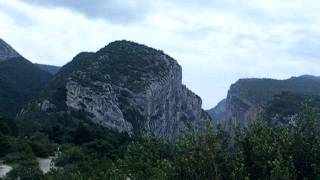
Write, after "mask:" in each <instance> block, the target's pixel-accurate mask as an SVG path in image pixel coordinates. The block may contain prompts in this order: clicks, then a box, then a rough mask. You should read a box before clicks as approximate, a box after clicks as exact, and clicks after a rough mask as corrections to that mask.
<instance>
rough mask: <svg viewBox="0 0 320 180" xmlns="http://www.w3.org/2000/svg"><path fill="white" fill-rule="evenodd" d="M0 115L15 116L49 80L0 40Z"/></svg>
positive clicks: (47, 75)
mask: <svg viewBox="0 0 320 180" xmlns="http://www.w3.org/2000/svg"><path fill="white" fill-rule="evenodd" d="M0 59H1V60H0V102H1V103H0V114H4V115H7V116H15V114H16V113H17V112H18V111H20V109H21V108H22V107H23V106H24V105H25V104H26V103H28V102H29V101H30V100H32V99H33V98H35V97H36V96H37V95H38V94H39V93H40V91H41V90H42V89H43V88H44V86H45V84H46V83H48V82H49V81H50V79H51V77H52V76H51V75H50V74H48V73H46V72H44V71H42V70H40V69H38V68H37V67H36V66H34V65H33V64H32V63H31V62H30V61H28V60H26V59H25V58H23V57H22V56H20V55H19V54H18V53H17V52H16V51H15V50H14V49H13V48H11V46H10V45H8V44H7V43H5V42H4V41H3V40H0Z"/></svg>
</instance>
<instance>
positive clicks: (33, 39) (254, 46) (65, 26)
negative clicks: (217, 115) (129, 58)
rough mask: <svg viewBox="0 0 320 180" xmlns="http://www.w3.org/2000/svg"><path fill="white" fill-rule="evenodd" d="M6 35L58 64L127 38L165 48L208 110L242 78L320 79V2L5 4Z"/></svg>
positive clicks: (2, 0)
mask: <svg viewBox="0 0 320 180" xmlns="http://www.w3.org/2000/svg"><path fill="white" fill-rule="evenodd" d="M0 38H2V39H3V40H5V41H6V42H8V43H9V44H11V45H12V46H13V47H14V48H15V49H16V50H17V51H19V52H20V54H22V55H23V56H25V57H26V58H27V59H29V60H31V61H33V62H37V63H45V64H53V65H63V64H65V63H66V62H68V61H70V60H71V59H72V58H73V57H74V56H75V55H76V54H77V53H79V52H80V51H96V50H98V49H99V48H101V47H103V46H105V45H106V44H108V43H109V42H111V41H114V40H120V39H127V40H132V41H136V42H139V43H143V44H146V45H148V46H152V47H154V48H157V49H162V50H164V51H165V52H166V53H167V54H169V55H171V56H172V57H174V58H175V59H177V60H178V62H179V63H180V64H181V65H182V68H183V81H184V83H185V84H186V85H187V86H188V87H189V88H190V89H191V90H193V91H195V92H196V93H197V94H199V95H200V96H201V97H202V99H203V107H204V108H206V109H207V108H210V107H212V106H214V105H215V104H216V103H217V102H218V101H219V100H221V99H223V98H224V97H225V96H226V94H227V91H228V88H229V86H230V84H231V83H233V82H235V81H236V80H237V79H239V78H246V77H269V78H278V79H283V78H288V77H290V76H297V75H302V74H314V75H320V49H319V48H320V1H319V0H223V1H222V0H196V1H195V0H121V1H119V0H0Z"/></svg>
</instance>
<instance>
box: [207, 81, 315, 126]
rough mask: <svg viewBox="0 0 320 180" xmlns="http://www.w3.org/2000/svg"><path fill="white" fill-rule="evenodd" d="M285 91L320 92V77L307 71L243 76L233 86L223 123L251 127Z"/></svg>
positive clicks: (229, 93)
mask: <svg viewBox="0 0 320 180" xmlns="http://www.w3.org/2000/svg"><path fill="white" fill-rule="evenodd" d="M282 92H291V93H295V94H300V95H320V78H319V77H315V76H308V75H304V76H300V77H292V78H290V79H286V80H274V79H240V80H238V81H237V82H236V83H234V84H233V85H231V87H230V89H229V92H228V96H227V100H226V106H225V108H226V109H225V114H224V115H220V116H223V117H225V118H224V120H223V121H222V124H223V125H224V126H225V127H226V128H227V129H229V130H230V129H232V127H234V126H235V125H240V127H242V128H246V127H248V125H250V123H251V122H252V121H254V120H256V119H257V118H258V117H259V116H260V115H261V113H262V112H263V111H264V109H265V106H266V104H267V103H268V102H269V101H271V100H272V98H273V97H274V96H275V95H278V94H281V93H282ZM212 118H213V119H214V120H215V119H217V118H216V116H214V117H212ZM215 121H216V120H215Z"/></svg>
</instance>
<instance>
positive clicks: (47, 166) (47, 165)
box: [37, 156, 56, 174]
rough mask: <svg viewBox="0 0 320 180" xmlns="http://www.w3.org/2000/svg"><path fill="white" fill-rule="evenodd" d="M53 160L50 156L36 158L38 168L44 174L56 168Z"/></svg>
mask: <svg viewBox="0 0 320 180" xmlns="http://www.w3.org/2000/svg"><path fill="white" fill-rule="evenodd" d="M54 158H55V157H53V156H50V157H48V158H37V160H38V163H39V168H40V170H41V171H42V172H43V173H44V174H46V173H48V172H50V170H51V169H54V168H56V167H55V166H54V162H53V160H54Z"/></svg>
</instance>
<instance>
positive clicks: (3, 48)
mask: <svg viewBox="0 0 320 180" xmlns="http://www.w3.org/2000/svg"><path fill="white" fill-rule="evenodd" d="M15 57H20V55H19V53H18V52H17V51H15V50H14V49H13V48H12V47H11V46H10V45H9V44H7V43H6V42H5V41H3V40H2V39H0V61H2V60H6V59H9V58H15Z"/></svg>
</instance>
